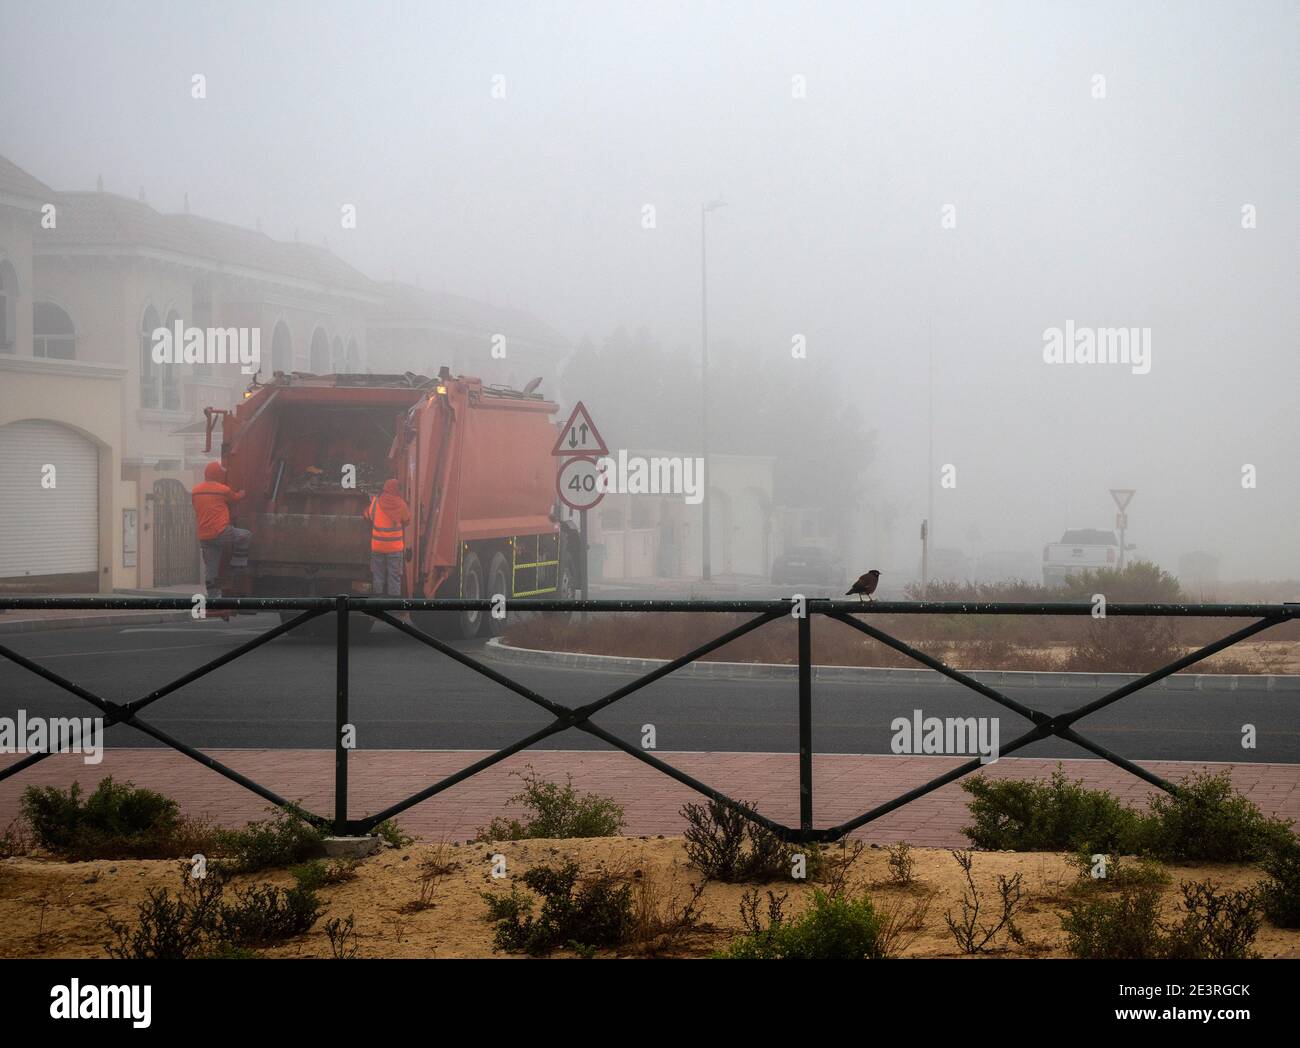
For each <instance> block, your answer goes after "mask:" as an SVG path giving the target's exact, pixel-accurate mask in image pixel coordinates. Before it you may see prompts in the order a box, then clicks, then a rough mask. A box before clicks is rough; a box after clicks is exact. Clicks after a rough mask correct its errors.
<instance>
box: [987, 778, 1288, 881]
mask: <svg viewBox="0 0 1300 1048" xmlns="http://www.w3.org/2000/svg"><path fill="white" fill-rule="evenodd" d="M962 788H963V789H964V790H965V791H966V792H967V793H969V794H970V795H971V798H972V799H971V801H970V803H969V809H970V813H971V816H972V820H973V821H972V824H971V826H970V827H969V828H967V829H966V830H964V831H963V832H964V833H965V834H966V836H967V837H969V838H970V840H971V843H972V844H974V845H976V846H977V847H979V848H983V849H986V850H990V851H992V850H1007V851H1073V852H1086V853H1088V854H1094V853H1101V854H1123V855H1142V856H1146V857H1148V858H1153V859H1159V860H1161V861H1164V862H1256V861H1258V860H1261V859H1263V858H1264V857H1265V856H1267V855H1269V854H1271V853H1273V852H1275V851H1276V850H1277V849H1278V848H1282V847H1286V846H1287V845H1288V843H1289V842H1292V841H1294V840H1295V836H1294V834H1293V833H1292V832H1291V828H1290V823H1288V822H1286V821H1284V820H1282V819H1277V818H1270V817H1269V816H1266V815H1264V814H1263V813H1262V812H1261V811H1260V810H1259V808H1258V807H1256V806H1255V804H1254V803H1253V802H1252V801H1250V800H1249V799H1248V798H1246V797H1244V796H1242V795H1241V793H1239V792H1238V791H1237V790H1236V788H1235V787H1234V786H1233V785H1232V780H1231V779H1230V778H1229V776H1228V774H1227V772H1220V773H1218V774H1214V775H1211V774H1198V773H1194V774H1192V775H1190V776H1188V778H1187V779H1185V780H1184V781H1183V782H1182V783H1180V784H1179V785H1178V787H1177V792H1176V793H1173V794H1167V793H1160V794H1158V795H1157V796H1155V797H1153V798H1152V800H1151V805H1150V808H1149V810H1148V811H1146V812H1141V811H1138V810H1136V809H1133V808H1129V807H1127V806H1125V805H1124V804H1122V803H1120V801H1119V800H1118V799H1117V798H1116V797H1114V796H1113V795H1112V794H1110V793H1108V792H1107V791H1105V790H1092V789H1088V788H1087V787H1085V786H1084V785H1083V782H1082V780H1075V781H1073V782H1071V781H1070V780H1068V779H1066V777H1065V775H1064V773H1063V772H1062V771H1061V770H1060V768H1059V767H1058V768H1057V770H1056V771H1055V772H1053V773H1052V776H1051V778H1050V779H1049V780H1048V781H1047V782H1039V781H1035V780H1032V779H1029V780H1023V779H1001V780H994V779H987V778H984V777H983V776H979V777H976V778H973V779H969V780H967V781H966V782H964V783H962Z"/></svg>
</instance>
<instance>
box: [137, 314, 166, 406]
mask: <svg viewBox="0 0 1300 1048" xmlns="http://www.w3.org/2000/svg"><path fill="white" fill-rule="evenodd" d="M158 327H159V323H158V313H157V312H156V311H155V310H154V308H153V306H150V307H149V308H148V309H146V310H145V311H144V316H143V317H142V318H141V320H140V406H141V407H142V408H156V407H157V406H158V405H159V403H160V402H161V396H160V390H161V388H162V369H163V367H165V366H166V365H163V364H155V363H154V359H153V333H154V331H155V330H156V329H157V328H158Z"/></svg>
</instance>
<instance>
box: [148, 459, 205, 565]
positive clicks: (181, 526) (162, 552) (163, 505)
mask: <svg viewBox="0 0 1300 1048" xmlns="http://www.w3.org/2000/svg"><path fill="white" fill-rule="evenodd" d="M198 581H199V540H198V537H197V534H196V533H195V530H194V506H193V504H192V503H191V502H190V493H189V492H188V491H186V490H185V485H184V484H182V483H181V482H180V481H179V480H156V481H154V485H153V584H154V585H155V586H179V585H180V584H181V583H183V582H194V583H197V582H198Z"/></svg>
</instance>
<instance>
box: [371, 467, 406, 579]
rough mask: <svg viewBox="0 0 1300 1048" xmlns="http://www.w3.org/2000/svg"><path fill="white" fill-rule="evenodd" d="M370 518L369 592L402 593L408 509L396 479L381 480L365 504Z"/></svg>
mask: <svg viewBox="0 0 1300 1048" xmlns="http://www.w3.org/2000/svg"><path fill="white" fill-rule="evenodd" d="M366 520H368V521H370V580H371V586H370V592H371V593H372V594H374V595H375V596H376V597H400V596H401V595H402V561H403V559H404V557H403V551H404V550H405V548H406V543H405V541H404V540H403V537H402V534H403V530H404V529H405V527H406V525H407V524H408V523H410V520H411V510H410V508H409V507H408V506H407V505H406V501H405V500H404V499H403V498H402V496H401V495H399V494H398V493H397V481H395V480H386V481H384V490H383V492H382V493H381V494H379V495H376V496H375V497H374V498H372V499H371V500H370V505H369V506H368V507H367V508H366Z"/></svg>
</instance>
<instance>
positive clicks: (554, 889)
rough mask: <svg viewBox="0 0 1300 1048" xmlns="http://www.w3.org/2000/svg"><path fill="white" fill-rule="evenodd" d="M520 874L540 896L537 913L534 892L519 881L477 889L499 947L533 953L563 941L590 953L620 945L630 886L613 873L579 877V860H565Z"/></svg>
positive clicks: (625, 933)
mask: <svg viewBox="0 0 1300 1048" xmlns="http://www.w3.org/2000/svg"><path fill="white" fill-rule="evenodd" d="M520 879H521V880H522V881H523V883H524V885H525V887H527V888H529V889H530V890H531V891H533V892H535V893H536V894H537V895H539V896H541V898H542V908H541V912H540V913H538V915H537V916H535V917H534V916H533V907H534V902H533V898H532V897H531V896H529V895H526V894H524V893H523V892H521V891H519V889H518V888H517V887H512V888H511V890H510V894H508V895H500V894H495V893H492V892H482V893H481V895H482V898H483V901H484V902H485V903H486V904H487V908H488V920H490V921H492V922H494V923H495V924H496V926H497V927H496V932H495V934H494V936H493V942H494V943H495V944H496V946H497V948H498V949H501V950H506V951H508V952H510V953H527V954H530V955H531V956H534V957H539V956H542V955H544V954H547V953H550V952H552V951H554V950H557V949H560V948H561V947H565V946H568V947H570V948H572V949H575V950H577V951H578V952H579V953H590V951H592V950H595V949H604V948H613V947H616V946H619V945H620V944H622V943H623V942H624V941H626V940H627V938H628V937H629V936H630V934H631V932H632V930H633V927H634V915H633V912H632V887H631V885H630V884H628V883H627V882H625V881H621V880H620V879H618V878H616V877H614V876H612V875H609V874H601V875H598V876H595V877H592V878H588V879H587V880H585V881H580V880H579V875H578V865H577V863H574V862H566V863H565V864H564V865H562V866H559V867H550V866H534V867H533V868H532V869H531V870H529V871H528V872H527V873H525V874H524V875H523V877H522V878H520Z"/></svg>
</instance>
